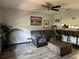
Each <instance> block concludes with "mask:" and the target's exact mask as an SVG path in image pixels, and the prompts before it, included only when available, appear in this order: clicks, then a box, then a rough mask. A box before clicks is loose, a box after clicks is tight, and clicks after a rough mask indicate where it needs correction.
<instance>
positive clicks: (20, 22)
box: [2, 8, 53, 37]
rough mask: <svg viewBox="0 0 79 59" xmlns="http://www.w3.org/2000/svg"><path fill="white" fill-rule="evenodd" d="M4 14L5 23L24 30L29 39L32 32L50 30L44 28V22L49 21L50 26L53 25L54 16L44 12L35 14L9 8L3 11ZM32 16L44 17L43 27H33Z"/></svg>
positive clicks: (35, 12)
mask: <svg viewBox="0 0 79 59" xmlns="http://www.w3.org/2000/svg"><path fill="white" fill-rule="evenodd" d="M2 10H3V11H2V13H3V22H4V23H6V24H8V25H11V26H13V27H14V28H19V29H23V30H25V31H26V32H27V37H31V35H30V31H31V30H45V29H50V28H43V21H44V20H49V26H51V25H52V24H53V14H46V13H45V12H43V11H34V12H30V13H28V12H26V11H18V10H13V9H8V8H3V9H2ZM30 16H40V17H42V26H31V25H30Z"/></svg>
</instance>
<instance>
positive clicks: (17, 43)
mask: <svg viewBox="0 0 79 59" xmlns="http://www.w3.org/2000/svg"><path fill="white" fill-rule="evenodd" d="M27 43H30V42H22V43H14V44H10V45H20V44H27Z"/></svg>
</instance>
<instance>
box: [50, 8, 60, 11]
mask: <svg viewBox="0 0 79 59" xmlns="http://www.w3.org/2000/svg"><path fill="white" fill-rule="evenodd" d="M51 10H54V11H59V9H53V8H52V9H51Z"/></svg>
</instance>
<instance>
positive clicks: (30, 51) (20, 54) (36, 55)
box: [0, 43, 79, 59]
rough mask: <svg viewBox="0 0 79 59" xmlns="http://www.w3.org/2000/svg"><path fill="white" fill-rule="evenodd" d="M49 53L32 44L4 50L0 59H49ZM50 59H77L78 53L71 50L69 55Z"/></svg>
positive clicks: (45, 47)
mask: <svg viewBox="0 0 79 59" xmlns="http://www.w3.org/2000/svg"><path fill="white" fill-rule="evenodd" d="M49 52H50V51H49V49H48V47H47V46H43V47H40V48H36V47H35V46H34V45H33V44H32V43H26V44H19V45H16V46H15V47H14V46H12V48H11V50H6V51H5V52H4V53H3V54H2V55H1V56H0V59H49V58H48V56H49ZM52 59H79V51H78V50H76V49H73V51H72V53H71V54H69V55H66V56H63V57H60V58H54V57H53V58H52Z"/></svg>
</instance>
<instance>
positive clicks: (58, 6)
mask: <svg viewBox="0 0 79 59" xmlns="http://www.w3.org/2000/svg"><path fill="white" fill-rule="evenodd" d="M60 7H61V6H60V5H57V6H53V7H52V8H60Z"/></svg>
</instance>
